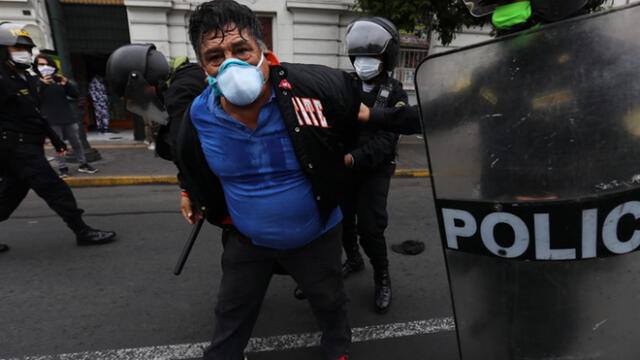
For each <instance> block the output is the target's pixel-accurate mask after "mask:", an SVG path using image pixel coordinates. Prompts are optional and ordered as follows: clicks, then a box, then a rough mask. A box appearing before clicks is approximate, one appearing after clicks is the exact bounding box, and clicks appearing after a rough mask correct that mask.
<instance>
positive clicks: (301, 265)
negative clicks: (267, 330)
mask: <svg viewBox="0 0 640 360" xmlns="http://www.w3.org/2000/svg"><path fill="white" fill-rule="evenodd" d="M341 233H342V226H341V225H338V226H336V227H334V228H333V229H331V230H329V231H328V232H327V233H325V234H324V235H322V236H320V237H319V238H317V239H315V240H314V241H312V242H311V243H309V244H307V245H305V246H303V247H301V248H297V249H290V250H277V249H270V248H265V247H260V246H255V245H253V244H252V243H251V241H250V240H249V239H248V238H246V237H245V236H244V235H242V234H240V233H239V232H238V231H237V230H225V233H224V234H223V237H224V238H225V239H224V240H223V241H225V247H224V253H223V255H222V280H221V282H220V289H219V292H218V304H217V306H216V309H215V313H216V324H215V332H214V336H213V340H212V342H211V345H210V346H209V347H208V348H207V349H206V350H205V356H204V359H207V360H241V359H243V352H244V349H245V347H246V345H247V343H248V342H249V338H250V337H251V332H252V331H253V326H254V324H255V322H256V319H257V318H258V314H259V313H260V306H261V304H262V300H263V299H264V295H265V292H266V291H267V287H268V286H269V282H270V280H271V276H272V275H273V270H274V267H275V266H276V265H280V266H281V267H282V268H284V269H285V270H286V271H287V272H288V273H289V274H290V275H291V276H292V277H293V278H294V280H295V281H296V282H297V283H298V286H299V287H300V289H302V291H304V293H305V295H307V298H308V299H309V303H310V305H311V309H312V311H313V313H314V315H315V317H316V321H317V323H318V327H319V328H320V330H321V331H322V339H321V345H320V346H321V347H322V350H323V351H324V353H325V356H326V359H327V360H337V359H339V358H340V357H342V356H343V355H345V354H347V350H348V347H349V344H350V343H351V328H350V327H349V323H348V321H347V310H346V304H347V297H346V294H345V292H344V285H343V282H342V275H341V263H340V257H341V252H342V249H341ZM292 301H293V300H292Z"/></svg>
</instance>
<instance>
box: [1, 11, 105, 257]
mask: <svg viewBox="0 0 640 360" xmlns="http://www.w3.org/2000/svg"><path fill="white" fill-rule="evenodd" d="M34 46H35V44H34V43H33V40H32V39H31V35H29V33H28V32H26V31H25V30H24V29H23V28H22V26H20V25H17V24H12V23H6V22H5V23H0V152H1V154H2V156H0V221H4V220H7V219H8V218H9V216H10V215H11V213H13V211H14V210H15V209H16V208H17V207H18V205H19V204H20V203H21V202H22V200H23V199H24V198H25V196H26V195H27V192H28V191H29V189H33V190H34V191H35V192H36V194H38V196H40V197H41V198H43V199H44V200H45V201H46V202H47V204H48V205H49V207H50V208H51V209H53V210H54V211H55V212H56V213H57V214H58V215H60V217H62V219H63V220H64V221H65V223H66V224H67V226H68V227H69V228H70V229H71V230H72V231H73V232H74V233H75V234H76V242H77V244H78V245H99V244H105V243H108V242H111V241H113V240H114V238H115V235H116V234H115V233H114V232H112V231H101V230H96V229H93V228H91V227H89V226H88V225H87V224H85V222H84V221H83V220H82V212H83V210H82V209H79V208H78V206H77V205H76V200H75V198H74V196H73V193H72V192H71V189H69V186H68V185H67V184H66V183H65V182H64V181H63V180H62V179H60V178H59V177H58V175H57V174H56V173H55V171H54V170H53V169H52V168H51V166H50V165H49V162H48V161H47V159H46V158H45V155H44V149H43V145H44V140H45V138H46V137H48V138H49V139H50V140H51V142H52V144H53V146H54V147H55V149H56V151H57V152H58V153H59V154H61V155H63V154H64V153H65V151H66V145H65V143H64V142H63V141H62V140H60V138H59V137H58V136H57V135H56V133H55V132H54V131H53V130H52V129H51V127H50V126H49V125H48V123H47V121H46V120H45V119H44V118H43V117H42V115H41V113H40V109H39V98H38V81H39V80H38V78H37V77H35V76H32V75H31V74H29V73H28V72H27V69H28V68H29V66H30V64H31V63H32V58H31V50H32V49H33V47H34ZM6 250H8V247H7V246H6V245H0V251H6Z"/></svg>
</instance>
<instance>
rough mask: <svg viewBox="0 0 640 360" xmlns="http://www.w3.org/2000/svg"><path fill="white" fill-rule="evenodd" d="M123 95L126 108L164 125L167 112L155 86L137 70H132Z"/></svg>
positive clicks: (167, 118) (167, 115) (167, 119)
mask: <svg viewBox="0 0 640 360" xmlns="http://www.w3.org/2000/svg"><path fill="white" fill-rule="evenodd" d="M124 97H125V99H126V104H127V110H129V111H131V112H132V113H134V114H137V115H140V116H142V117H143V118H147V119H151V120H152V121H154V122H156V123H158V124H160V125H166V124H167V123H168V121H169V114H168V113H167V110H166V109H165V107H164V104H163V103H162V101H161V100H160V98H159V97H158V95H157V88H156V87H155V86H152V85H150V84H149V83H148V82H147V81H146V80H145V79H144V78H143V77H142V75H141V74H140V73H139V72H133V73H131V75H130V76H129V80H128V81H127V87H126V89H125V93H124Z"/></svg>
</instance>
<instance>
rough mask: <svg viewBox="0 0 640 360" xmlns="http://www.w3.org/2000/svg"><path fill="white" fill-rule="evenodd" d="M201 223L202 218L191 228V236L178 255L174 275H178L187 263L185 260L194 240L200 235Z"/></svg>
mask: <svg viewBox="0 0 640 360" xmlns="http://www.w3.org/2000/svg"><path fill="white" fill-rule="evenodd" d="M203 222H204V218H202V219H200V220H198V222H197V223H196V224H195V225H193V227H192V228H191V234H189V238H188V239H187V242H186V243H185V244H184V248H183V249H182V254H180V258H178V263H177V264H176V267H175V268H174V269H173V274H174V275H176V276H177V275H180V273H181V272H182V269H183V268H184V264H185V263H186V262H187V258H188V257H189V253H190V252H191V248H193V244H194V243H195V242H196V238H197V237H198V234H199V233H200V229H201V228H202V223H203Z"/></svg>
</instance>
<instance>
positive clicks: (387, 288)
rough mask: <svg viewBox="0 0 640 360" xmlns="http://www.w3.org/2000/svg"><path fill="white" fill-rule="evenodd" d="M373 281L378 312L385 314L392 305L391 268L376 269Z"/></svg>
mask: <svg viewBox="0 0 640 360" xmlns="http://www.w3.org/2000/svg"><path fill="white" fill-rule="evenodd" d="M373 281H374V282H375V294H374V301H375V307H376V312H377V313H378V314H384V313H386V312H387V310H389V307H390V306H391V277H390V276H389V268H388V267H384V268H379V269H374V274H373Z"/></svg>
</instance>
